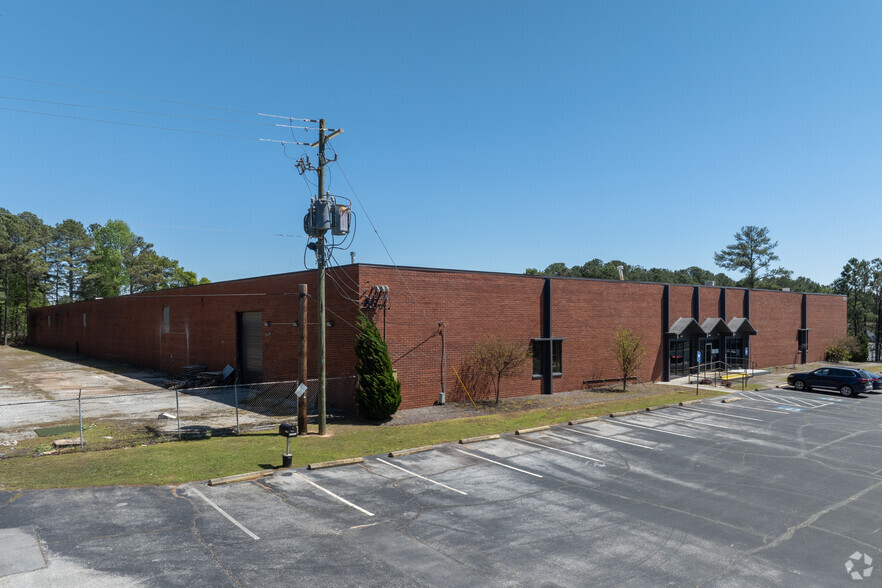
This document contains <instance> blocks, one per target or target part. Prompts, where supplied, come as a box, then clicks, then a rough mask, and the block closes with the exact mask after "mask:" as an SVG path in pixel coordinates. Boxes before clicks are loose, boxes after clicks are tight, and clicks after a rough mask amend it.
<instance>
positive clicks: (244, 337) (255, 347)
mask: <svg viewBox="0 0 882 588" xmlns="http://www.w3.org/2000/svg"><path fill="white" fill-rule="evenodd" d="M236 331H237V340H238V343H239V361H238V363H239V374H240V376H239V379H240V381H241V382H243V383H251V382H261V381H263V320H262V319H261V315H260V313H259V312H237V313H236Z"/></svg>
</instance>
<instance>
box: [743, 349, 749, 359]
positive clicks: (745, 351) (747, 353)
mask: <svg viewBox="0 0 882 588" xmlns="http://www.w3.org/2000/svg"><path fill="white" fill-rule="evenodd" d="M748 355H750V347H745V348H744V357H747V356H748Z"/></svg>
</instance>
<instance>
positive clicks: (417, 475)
mask: <svg viewBox="0 0 882 588" xmlns="http://www.w3.org/2000/svg"><path fill="white" fill-rule="evenodd" d="M377 461H378V462H380V463H384V464H386V465H387V466H389V467H393V468H395V469H396V470H401V471H402V472H404V473H406V474H410V475H411V476H413V477H415V478H419V479H420V480H425V481H426V482H431V483H433V484H435V485H437V486H441V487H442V488H446V489H448V490H452V491H453V492H459V493H460V494H462V495H463V496H468V494H466V493H465V492H463V491H462V490H457V489H456V488H451V487H450V486H447V485H446V484H442V483H441V482H436V481H435V480H430V479H429V478H427V477H425V476H421V475H419V474H417V473H416V472H411V471H410V470H406V469H404V468H402V467H400V466H397V465H395V464H394V463H389V462H388V461H386V460H385V459H380V458H377Z"/></svg>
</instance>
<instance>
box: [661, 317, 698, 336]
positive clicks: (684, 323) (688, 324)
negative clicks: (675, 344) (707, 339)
mask: <svg viewBox="0 0 882 588" xmlns="http://www.w3.org/2000/svg"><path fill="white" fill-rule="evenodd" d="M668 335H673V336H674V337H699V336H701V335H704V329H702V328H701V325H699V324H698V321H696V320H695V319H694V318H683V317H680V318H678V319H677V320H676V321H674V324H673V325H671V328H670V329H669V330H668Z"/></svg>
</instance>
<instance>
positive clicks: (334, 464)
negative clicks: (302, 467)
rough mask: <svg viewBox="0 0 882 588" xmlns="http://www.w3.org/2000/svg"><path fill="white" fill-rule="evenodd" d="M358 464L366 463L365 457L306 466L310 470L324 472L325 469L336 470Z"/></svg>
mask: <svg viewBox="0 0 882 588" xmlns="http://www.w3.org/2000/svg"><path fill="white" fill-rule="evenodd" d="M356 463H364V458H363V457H349V458H346V459H336V460H334V461H320V462H318V463H311V464H309V465H308V466H306V469H308V470H322V469H325V468H335V467H337V466H344V465H352V464H356Z"/></svg>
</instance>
